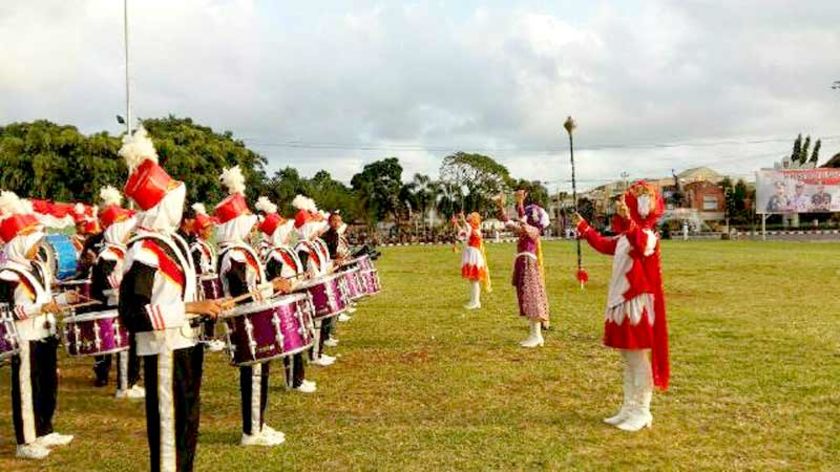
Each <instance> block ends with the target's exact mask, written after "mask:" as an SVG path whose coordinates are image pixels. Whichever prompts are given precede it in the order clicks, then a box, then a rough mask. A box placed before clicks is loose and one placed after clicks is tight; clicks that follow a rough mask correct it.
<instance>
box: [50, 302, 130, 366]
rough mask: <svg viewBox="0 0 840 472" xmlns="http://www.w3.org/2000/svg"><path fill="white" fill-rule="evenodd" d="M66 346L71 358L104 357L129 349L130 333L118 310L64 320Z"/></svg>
mask: <svg viewBox="0 0 840 472" xmlns="http://www.w3.org/2000/svg"><path fill="white" fill-rule="evenodd" d="M63 333H64V346H65V347H66V348H67V354H69V355H71V356H102V355H105V354H113V353H115V352H121V351H125V350H127V349H128V331H127V330H126V329H125V328H124V327H123V326H122V325H121V324H120V321H119V318H118V316H117V310H108V311H99V312H94V313H85V314H84V315H78V316H69V317H66V318H64V329H63Z"/></svg>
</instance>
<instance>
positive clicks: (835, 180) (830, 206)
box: [755, 169, 840, 214]
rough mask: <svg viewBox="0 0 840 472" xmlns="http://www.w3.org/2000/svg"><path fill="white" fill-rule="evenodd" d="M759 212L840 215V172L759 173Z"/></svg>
mask: <svg viewBox="0 0 840 472" xmlns="http://www.w3.org/2000/svg"><path fill="white" fill-rule="evenodd" d="M755 210H756V213H764V214H777V213H829V212H835V211H837V212H840V169H765V170H760V171H758V172H757V173H756V207H755Z"/></svg>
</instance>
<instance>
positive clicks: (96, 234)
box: [71, 203, 104, 279]
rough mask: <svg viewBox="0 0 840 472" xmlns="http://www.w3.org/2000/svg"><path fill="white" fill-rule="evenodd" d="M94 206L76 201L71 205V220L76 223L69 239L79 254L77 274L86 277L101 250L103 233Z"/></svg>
mask: <svg viewBox="0 0 840 472" xmlns="http://www.w3.org/2000/svg"><path fill="white" fill-rule="evenodd" d="M96 215H97V208H96V207H95V206H90V205H85V204H83V203H77V204H76V205H75V206H74V207H73V221H74V222H75V223H76V234H74V235H73V237H72V238H71V241H72V243H73V247H74V248H75V249H76V253H77V254H78V255H79V263H78V270H77V272H78V276H79V278H82V279H86V278H88V277H89V276H90V269H91V267H93V264H94V263H95V262H96V256H97V255H98V254H99V251H101V250H102V245H103V239H104V235H103V234H102V229H101V228H100V226H99V222H98V220H97V218H96Z"/></svg>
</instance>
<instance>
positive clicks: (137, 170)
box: [119, 126, 182, 211]
mask: <svg viewBox="0 0 840 472" xmlns="http://www.w3.org/2000/svg"><path fill="white" fill-rule="evenodd" d="M119 154H120V156H122V157H123V158H124V159H125V162H126V164H127V165H128V172H129V176H128V181H127V182H126V183H125V188H124V189H123V191H124V192H125V195H126V196H127V197H128V198H130V199H132V200H134V202H135V203H137V206H138V207H140V210H142V211H148V210H150V209H152V208H154V207H155V206H156V205H157V204H158V203H160V201H161V200H163V197H165V196H166V194H167V193H169V192H170V191H171V190H174V189H175V188H177V187H178V186H179V185H181V184H182V183H181V182H179V181H177V180H175V179H173V178H172V177H170V176H169V174H167V173H166V171H165V170H163V167H161V166H160V165H158V155H157V151H155V146H154V144H153V143H152V140H151V139H149V136H148V134H147V133H146V129H145V128H143V127H142V126H140V127H139V128H137V131H135V132H134V134H133V135H126V136H125V137H123V145H122V147H121V148H120V152H119Z"/></svg>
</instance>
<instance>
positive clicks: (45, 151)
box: [0, 120, 127, 202]
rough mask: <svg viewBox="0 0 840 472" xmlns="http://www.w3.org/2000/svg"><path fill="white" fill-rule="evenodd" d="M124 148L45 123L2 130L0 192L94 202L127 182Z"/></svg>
mask: <svg viewBox="0 0 840 472" xmlns="http://www.w3.org/2000/svg"><path fill="white" fill-rule="evenodd" d="M119 146H120V142H119V139H117V138H116V137H110V136H108V135H107V134H106V133H99V134H94V135H91V136H90V137H86V136H84V135H83V134H81V133H79V131H78V130H77V129H76V128H75V127H74V126H67V125H57V124H55V123H51V122H49V121H46V120H39V121H35V122H32V123H12V124H10V125H8V126H5V127H3V128H0V187H2V188H3V189H6V190H12V191H14V192H16V193H18V194H19V195H21V196H24V197H34V198H45V199H53V200H57V201H88V202H89V201H94V200H95V197H96V195H97V194H98V192H99V189H100V188H101V187H102V186H104V185H106V184H111V185H116V186H121V185H122V183H124V182H125V178H126V174H127V170H126V167H125V163H124V162H123V161H122V159H120V158H119V157H118V156H117V150H118V149H119Z"/></svg>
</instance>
